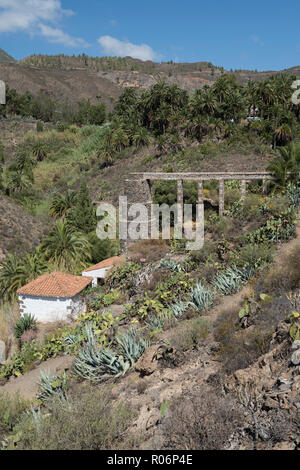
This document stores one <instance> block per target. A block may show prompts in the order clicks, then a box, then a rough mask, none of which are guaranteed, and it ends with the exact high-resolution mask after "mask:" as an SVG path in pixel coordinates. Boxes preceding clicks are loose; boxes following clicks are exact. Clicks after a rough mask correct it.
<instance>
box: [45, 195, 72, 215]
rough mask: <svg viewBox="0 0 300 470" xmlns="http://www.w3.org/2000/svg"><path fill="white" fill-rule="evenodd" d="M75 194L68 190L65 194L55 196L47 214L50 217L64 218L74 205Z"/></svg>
mask: <svg viewBox="0 0 300 470" xmlns="http://www.w3.org/2000/svg"><path fill="white" fill-rule="evenodd" d="M76 198H77V194H76V192H75V191H70V190H68V191H67V192H66V193H65V194H56V195H55V196H54V197H53V199H52V201H51V204H50V208H49V214H50V215H51V216H52V217H63V218H64V217H66V216H67V215H68V213H69V212H70V210H71V209H72V208H73V207H74V206H75V204H76Z"/></svg>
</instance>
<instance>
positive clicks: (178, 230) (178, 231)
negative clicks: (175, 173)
mask: <svg viewBox="0 0 300 470" xmlns="http://www.w3.org/2000/svg"><path fill="white" fill-rule="evenodd" d="M176 216H177V217H176V218H177V220H176V221H175V225H174V237H175V239H180V238H182V228H183V182H182V180H178V181H177V214H176Z"/></svg>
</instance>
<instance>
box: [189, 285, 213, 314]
mask: <svg viewBox="0 0 300 470" xmlns="http://www.w3.org/2000/svg"><path fill="white" fill-rule="evenodd" d="M214 300H215V293H214V292H212V291H211V290H210V289H208V288H207V287H204V286H203V285H202V284H201V282H199V284H197V285H196V286H195V287H194V289H193V290H192V294H191V301H192V303H193V304H194V305H195V307H196V308H197V310H198V311H199V312H202V310H205V309H206V308H209V307H211V306H212V305H213V303H214Z"/></svg>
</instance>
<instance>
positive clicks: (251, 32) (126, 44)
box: [0, 0, 300, 70]
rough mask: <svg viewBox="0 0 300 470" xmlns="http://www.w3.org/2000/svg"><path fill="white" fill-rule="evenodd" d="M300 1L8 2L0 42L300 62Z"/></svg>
mask: <svg viewBox="0 0 300 470" xmlns="http://www.w3.org/2000/svg"><path fill="white" fill-rule="evenodd" d="M299 31H300V2H299V0H287V1H286V2H282V1H279V0H273V1H271V0H259V1H258V0H251V1H249V2H243V1H241V0H239V1H237V0H209V1H207V0H205V1H202V0H186V1H184V2H183V1H179V0H151V1H149V2H148V1H147V2H146V1H145V0H127V1H124V0H110V1H102V0H86V1H82V0H0V47H1V48H2V49H4V50H6V51H7V52H8V53H10V54H11V55H13V56H14V57H15V58H17V59H21V58H23V57H26V56H28V55H30V54H32V53H37V54H38V53H42V54H59V53H64V54H70V55H72V54H79V53H82V52H85V53H86V54H88V55H91V56H103V55H119V56H125V55H131V56H133V57H137V58H140V59H142V60H146V59H152V60H155V61H168V60H174V61H176V62H197V61H202V60H207V61H210V62H213V63H214V64H215V65H222V66H223V67H225V68H226V69H228V70H229V69H231V68H232V69H239V68H247V69H253V70H255V69H257V70H279V69H283V68H287V67H292V66H295V65H300V34H299Z"/></svg>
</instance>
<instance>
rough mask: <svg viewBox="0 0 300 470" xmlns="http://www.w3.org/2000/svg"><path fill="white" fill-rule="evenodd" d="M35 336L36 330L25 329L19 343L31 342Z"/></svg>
mask: <svg viewBox="0 0 300 470" xmlns="http://www.w3.org/2000/svg"><path fill="white" fill-rule="evenodd" d="M36 338H37V332H36V331H35V330H26V331H24V333H23V334H22V336H21V338H20V340H21V345H23V344H24V343H31V342H32V341H34V340H35V339H36Z"/></svg>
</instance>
